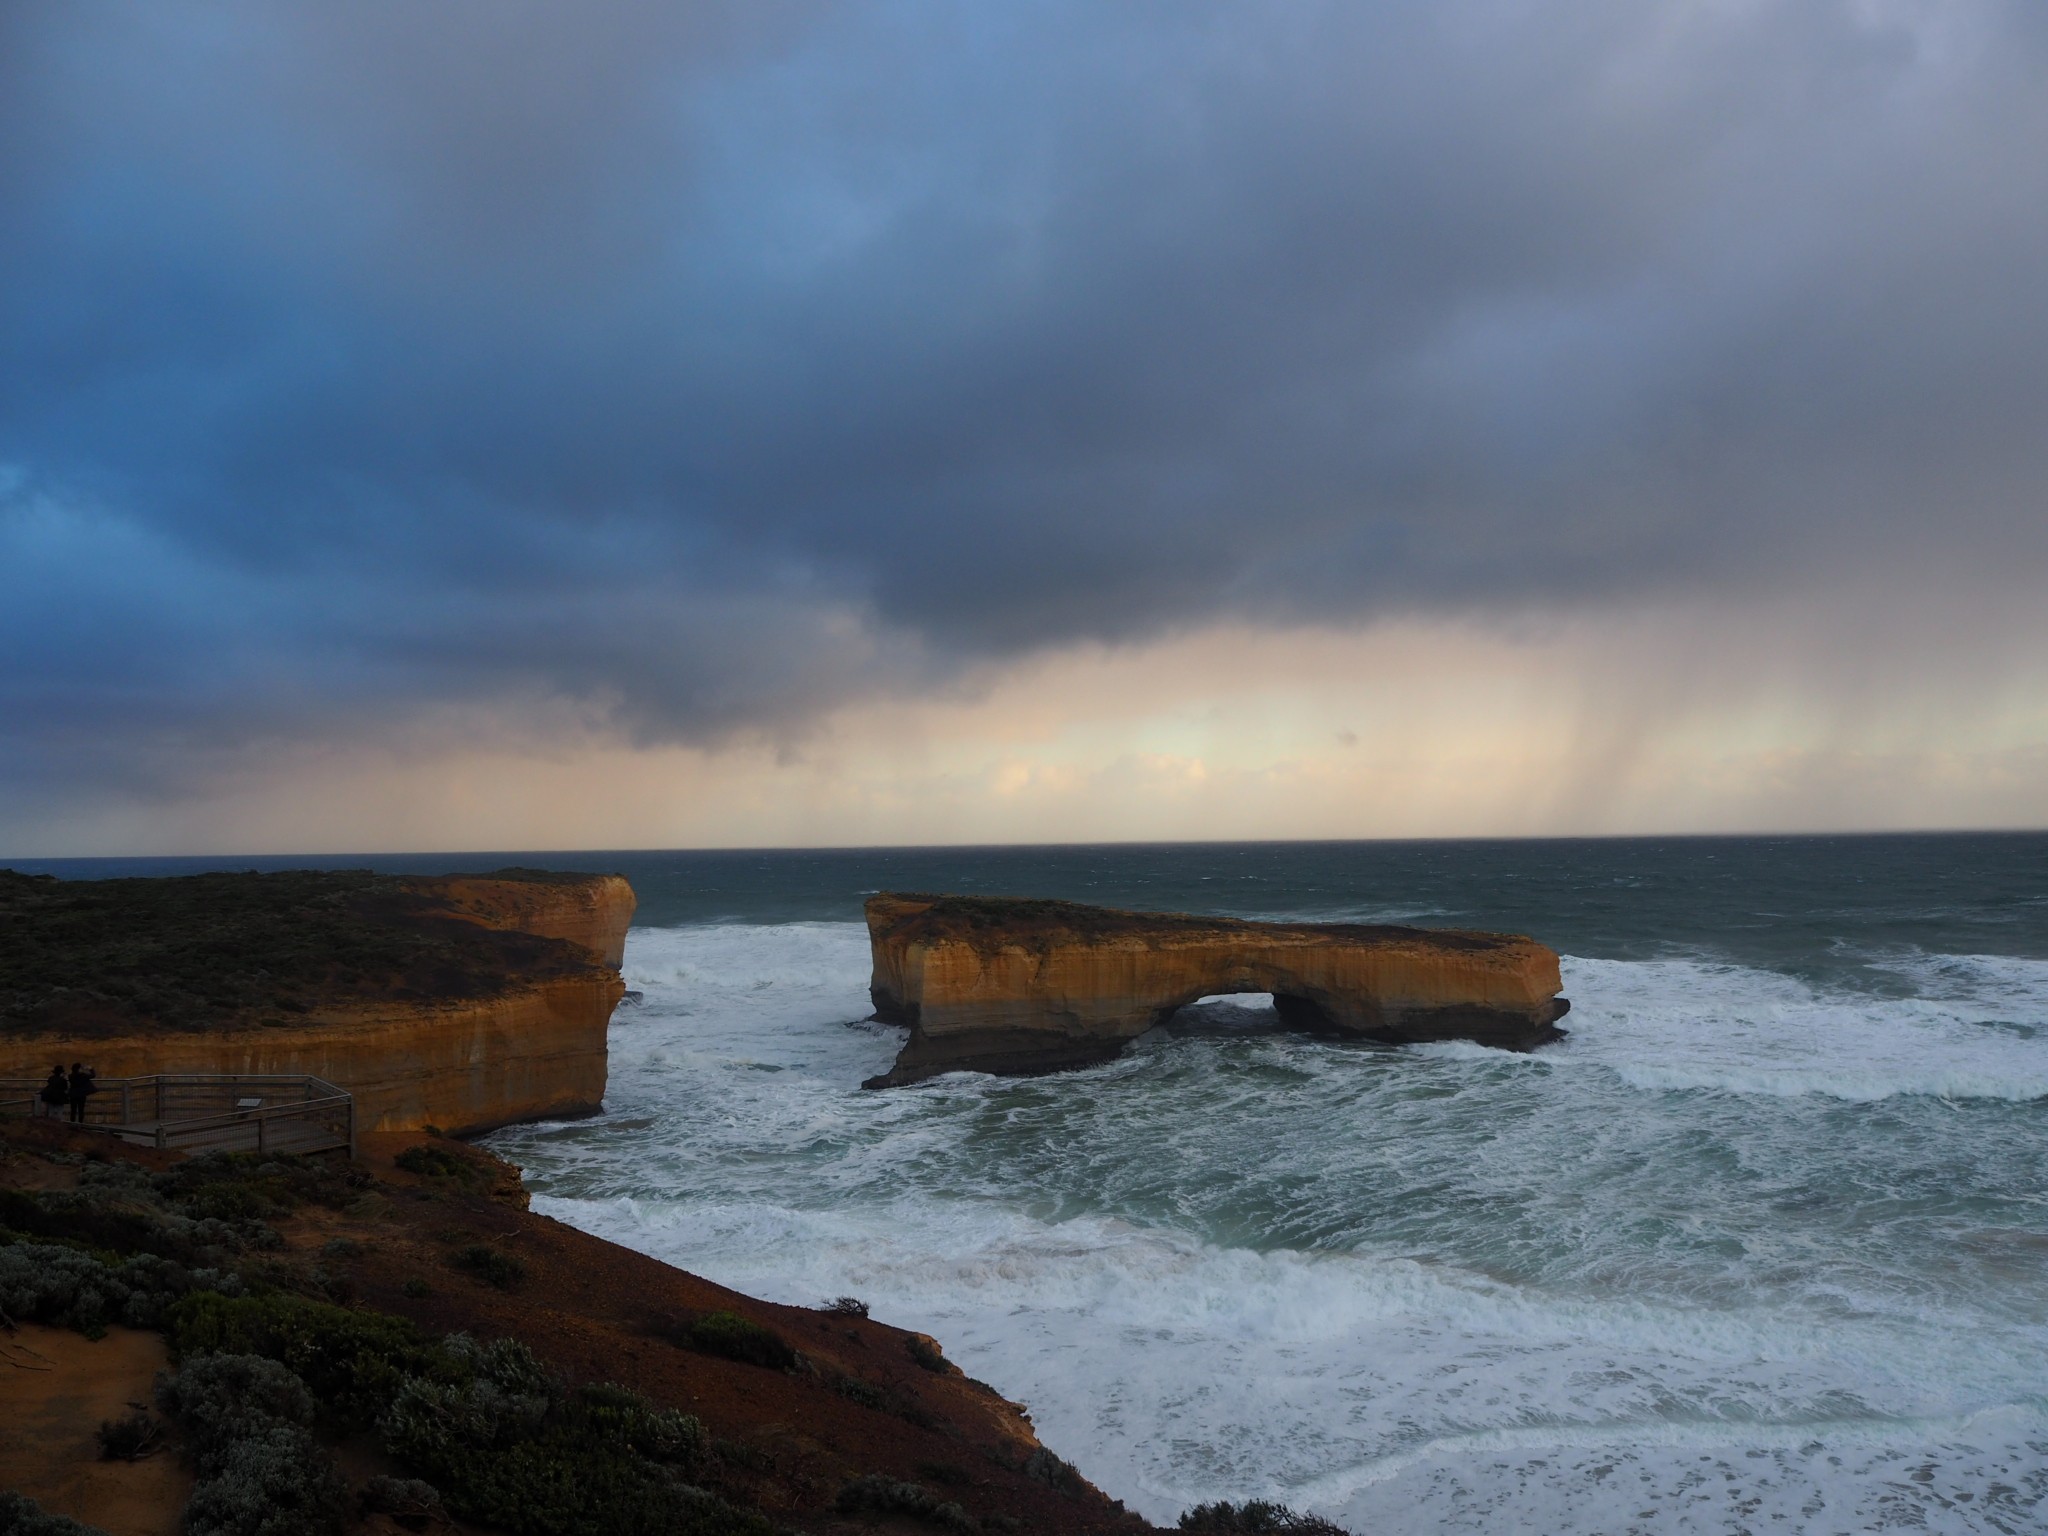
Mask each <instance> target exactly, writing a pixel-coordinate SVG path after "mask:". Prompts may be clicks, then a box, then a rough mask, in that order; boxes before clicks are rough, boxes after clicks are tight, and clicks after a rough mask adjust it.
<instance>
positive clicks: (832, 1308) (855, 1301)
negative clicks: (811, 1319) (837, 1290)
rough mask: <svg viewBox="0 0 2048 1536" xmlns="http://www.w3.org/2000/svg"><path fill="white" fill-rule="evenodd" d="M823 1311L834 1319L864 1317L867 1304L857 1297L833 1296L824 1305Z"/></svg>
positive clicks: (866, 1313) (866, 1312)
mask: <svg viewBox="0 0 2048 1536" xmlns="http://www.w3.org/2000/svg"><path fill="white" fill-rule="evenodd" d="M823 1310H825V1311H827V1312H830V1313H831V1314H832V1315H833V1316H834V1317H866V1316H867V1315H868V1304H867V1303H866V1302H864V1301H862V1300H861V1299H860V1298H859V1297H858V1296H834V1297H833V1298H832V1299H831V1300H830V1301H828V1302H826V1303H825V1305H824V1308H823Z"/></svg>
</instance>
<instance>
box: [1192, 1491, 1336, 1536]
mask: <svg viewBox="0 0 2048 1536" xmlns="http://www.w3.org/2000/svg"><path fill="white" fill-rule="evenodd" d="M1180 1528H1181V1529H1182V1530H1184V1531H1190V1532H1194V1533H1195V1536H1351V1533H1350V1532H1348V1531H1346V1530H1345V1529H1344V1527H1343V1526H1341V1525H1335V1524H1333V1523H1331V1522H1330V1521H1328V1520H1325V1519H1323V1517H1322V1516H1320V1515H1303V1514H1297V1513H1296V1512H1295V1511H1294V1510H1291V1509H1289V1508H1288V1507H1287V1506H1286V1505H1285V1504H1274V1503H1271V1502H1269V1501H1267V1500H1265V1499H1247V1500H1246V1501H1245V1502H1244V1503H1242V1504H1232V1503H1229V1502H1227V1501H1225V1502H1221V1503H1216V1504H1197V1505H1196V1506H1195V1507H1194V1508H1193V1509H1191V1510H1189V1511H1188V1512H1187V1513H1186V1514H1184V1515H1182V1516H1181V1517H1180Z"/></svg>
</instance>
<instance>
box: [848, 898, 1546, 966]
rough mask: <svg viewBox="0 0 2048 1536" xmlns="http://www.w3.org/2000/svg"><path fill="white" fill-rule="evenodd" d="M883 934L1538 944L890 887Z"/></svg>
mask: <svg viewBox="0 0 2048 1536" xmlns="http://www.w3.org/2000/svg"><path fill="white" fill-rule="evenodd" d="M867 913H868V927H869V931H870V932H871V934H872V935H873V936H874V937H875V938H876V939H884V938H887V939H901V940H904V941H912V940H914V941H918V942H922V943H926V944H932V943H941V942H945V941H949V940H950V941H955V942H963V943H967V944H970V945H973V946H974V947H975V948H977V949H982V950H992V949H996V948H1000V947H1003V946H1017V945H1022V946H1024V947H1027V948H1031V949H1044V948H1049V947H1053V946H1058V945H1087V944H1099V943H1105V942H1109V943H1115V942H1138V943H1158V944H1161V945H1163V946H1174V947H1177V946H1180V945H1184V944H1188V943H1191V942H1199V941H1201V940H1202V939H1204V938H1216V939H1222V940H1244V939H1263V940H1265V941H1268V942H1279V943H1284V944H1289V945H1294V944H1371V945H1389V946H1400V947H1403V948H1421V949H1437V950H1447V951H1459V952H1466V953H1470V952H1475V951H1486V950H1505V949H1514V948H1519V947H1522V946H1525V945H1532V944H1534V942H1535V941H1534V940H1532V939H1527V938H1523V937H1521V936H1520V935H1517V934H1506V933H1474V932H1469V931H1466V930H1462V929H1451V928H1409V927H1403V926H1401V925H1399V924H1393V923H1262V922H1253V921H1250V920H1248V919H1244V918H1235V917H1202V916H1199V915H1196V914H1194V913H1188V912H1127V911H1124V910H1122V909H1120V908H1117V907H1091V906H1088V905H1085V904H1084V903H1081V902H1077V901H1051V900H1040V899H1036V898H1030V897H1017V896H934V895H925V894H920V893H912V892H896V891H884V892H881V893H880V894H878V895H876V896H873V897H870V898H869V900H868V903H867Z"/></svg>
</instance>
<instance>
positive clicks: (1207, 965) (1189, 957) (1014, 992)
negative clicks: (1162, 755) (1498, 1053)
mask: <svg viewBox="0 0 2048 1536" xmlns="http://www.w3.org/2000/svg"><path fill="white" fill-rule="evenodd" d="M867 919H868V937H869V940H870V943H871V944H872V946H873V950H874V966H875V970H874V982H873V986H872V988H871V995H872V996H873V998H874V1005H875V1017H876V1018H878V1019H881V1020H884V1021H886V1022H888V1023H894V1024H908V1025H909V1026H910V1039H909V1041H908V1042H907V1043H906V1044H905V1045H904V1047H903V1050H902V1053H901V1054H900V1055H899V1056H898V1057H897V1058H896V1065H895V1066H894V1067H893V1068H891V1069H890V1070H889V1071H888V1072H886V1073H884V1074H882V1075H881V1076H879V1077H874V1078H870V1079H869V1080H868V1082H867V1085H866V1086H868V1087H870V1088H886V1087H893V1086H896V1085H898V1084H902V1083H914V1082H917V1081H918V1080H920V1079H922V1078H926V1077H931V1076H934V1075H936V1074H938V1073H940V1072H953V1071H963V1070H964V1071H977V1072H1001V1073H1028V1072H1045V1071H1053V1070H1057V1069H1059V1068H1061V1067H1070V1066H1079V1065H1084V1064H1086V1063H1088V1062H1094V1061H1102V1060H1105V1059H1107V1058H1108V1057H1111V1056H1114V1055H1116V1054H1117V1052H1118V1051H1120V1050H1121V1049H1122V1048H1123V1046H1124V1044H1125V1043H1126V1042H1127V1041H1129V1040H1131V1039H1133V1038H1135V1037H1136V1036H1138V1035H1140V1034H1142V1033H1144V1032H1145V1031H1146V1030H1148V1029H1150V1028H1152V1027H1153V1026H1154V1025H1155V1024H1159V1023H1163V1022H1164V1021H1165V1020H1166V1019H1167V1018H1168V1017H1169V1016H1170V1015H1171V1014H1172V1013H1173V1012H1174V1010H1175V1009H1177V1008H1180V1007H1183V1006H1185V1005H1186V1004H1188V1003H1192V1002H1194V1001H1195V1000H1196V999H1197V998H1202V997H1208V996H1212V995H1214V994H1217V993H1229V992H1270V993H1272V994H1273V1002H1274V1006H1275V1008H1276V1010H1277V1011H1278V1012H1279V1014H1280V1017H1281V1019H1282V1021H1283V1022H1285V1023H1286V1024H1288V1025H1289V1026H1291V1027H1293V1028H1297V1029H1301V1030H1305V1031H1308V1032H1311V1033H1316V1034H1326V1035H1334V1036H1343V1037H1349V1038H1354V1039H1362V1040H1377V1041H1383V1042H1386V1043H1389V1044H1406V1043H1412V1042H1416V1041H1423V1040H1475V1041H1478V1042H1479V1043H1481V1044H1483V1045H1491V1046H1498V1047H1501V1048H1503V1049H1506V1050H1513V1051H1527V1050H1533V1049H1534V1048H1535V1047H1537V1046H1539V1045H1543V1044H1546V1043H1548V1042H1549V1041H1552V1040H1556V1039H1559V1038H1561V1037H1562V1036H1563V1034H1564V1031H1563V1030H1561V1029H1559V1028H1558V1027H1557V1021H1558V1020H1559V1019H1560V1018H1562V1017H1563V1016H1564V1014H1565V1012H1566V1010H1567V1009H1568V1008H1570V1006H1571V1004H1570V1003H1569V1002H1568V1001H1566V1000H1565V999H1564V998H1561V997H1559V996H1558V995H1557V993H1558V988H1559V987H1560V985H1561V981H1560V979H1559V975H1558V964H1557V954H1556V951H1554V950H1551V949H1549V948H1547V947H1545V946H1544V945H1541V944H1538V943H1537V942H1536V941H1535V940H1533V939H1525V938H1520V937H1517V936H1515V935H1511V934H1499V933H1466V932H1459V931H1455V930H1448V929H1444V930H1437V929H1425V928H1397V927H1384V926H1377V925H1365V924H1357V923H1253V922H1241V921H1238V920H1235V919H1232V918H1215V917H1191V916H1188V915H1185V914H1181V913H1151V912H1118V911H1113V910H1110V909H1108V908H1104V907H1087V906H1081V905H1078V904H1076V903H1073V902H1065V901H1025V900H1013V899H1004V898H991V897H969V896H913V895H896V894H890V893H885V894H882V895H879V896H875V897H872V898H870V899H869V901H868V904H867Z"/></svg>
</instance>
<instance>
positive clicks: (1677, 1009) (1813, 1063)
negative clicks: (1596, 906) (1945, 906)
mask: <svg viewBox="0 0 2048 1536" xmlns="http://www.w3.org/2000/svg"><path fill="white" fill-rule="evenodd" d="M1890 968H1892V969H1895V970H1898V971H1900V972H1901V973H1904V974H1908V975H1917V976H1920V977H1925V978H1928V979H1929V980H1930V981H1936V982H1939V983H1940V984H1939V985H1929V986H1927V987H1926V988H1925V989H1924V991H1922V992H1920V993H1919V994H1918V995H1915V996H1911V997H1883V996H1876V995H1871V994H1868V993H1858V992H1850V991H1846V990H1835V991H1823V990H1821V989H1819V988H1816V987H1814V986H1813V985H1811V984H1809V983H1807V982H1804V981H1801V980H1799V979H1797V978H1795V977H1790V976H1783V975H1779V974H1776V973H1773V972H1769V971H1758V970H1753V969H1750V968H1747V967H1742V966H1734V965H1715V964H1709V963H1703V962H1698V961H1681V960H1665V961H1616V960H1584V959H1569V960H1567V961H1566V963H1565V989H1566V992H1567V993H1568V994H1569V995H1570V996H1571V998H1572V1013H1571V1017H1570V1021H1569V1022H1570V1024H1571V1027H1572V1032H1573V1033H1572V1039H1571V1043H1570V1044H1569V1045H1568V1046H1567V1047H1566V1048H1565V1049H1564V1050H1563V1051H1561V1052H1558V1053H1556V1055H1555V1056H1554V1057H1552V1058H1551V1059H1553V1060H1558V1061H1562V1062H1565V1063H1569V1064H1571V1065H1573V1066H1577V1065H1582V1064H1585V1065H1597V1066H1599V1067H1602V1068H1605V1069H1607V1070H1609V1071H1612V1072H1614V1073H1615V1074H1617V1075H1618V1076H1620V1077H1621V1078H1622V1079H1623V1080H1624V1081H1626V1082H1628V1083H1630V1084H1631V1085H1633V1086H1635V1087H1638V1088H1649V1089H1698V1088H1718V1089H1725V1090H1727V1091H1729V1092H1733V1093H1760V1094H1777V1095H1787V1094H1809V1093H1812V1094H1825V1095H1828V1096H1830V1097H1832V1098H1838V1099H1850V1100H1859V1101H1868V1100H1873V1099H1881V1098H1886V1097H1889V1096H1891V1095H1893V1094H1929V1095H1933V1096H1936V1097H1940V1098H1949V1099H1973V1098H1984V1099H2006V1100H2014V1101H2023V1100H2029V1099H2039V1098H2044V1097H2048V963H2044V962H2040V961H2014V960H2007V959H2003V958H2001V957H1996V956H1978V955H1943V956H1927V957H1920V958H1918V959H1915V960H1911V961H1907V960H1899V961H1894V962H1890ZM2015 1022H2018V1023H2020V1024H2021V1025H2022V1027H2021V1028H2020V1029H2019V1030H2015V1029H2013V1028H2011V1027H2010V1026H2011V1025H2012V1024H2014V1023H2015ZM2035 1026H2040V1027H2039V1028H2036V1027H2035Z"/></svg>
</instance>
